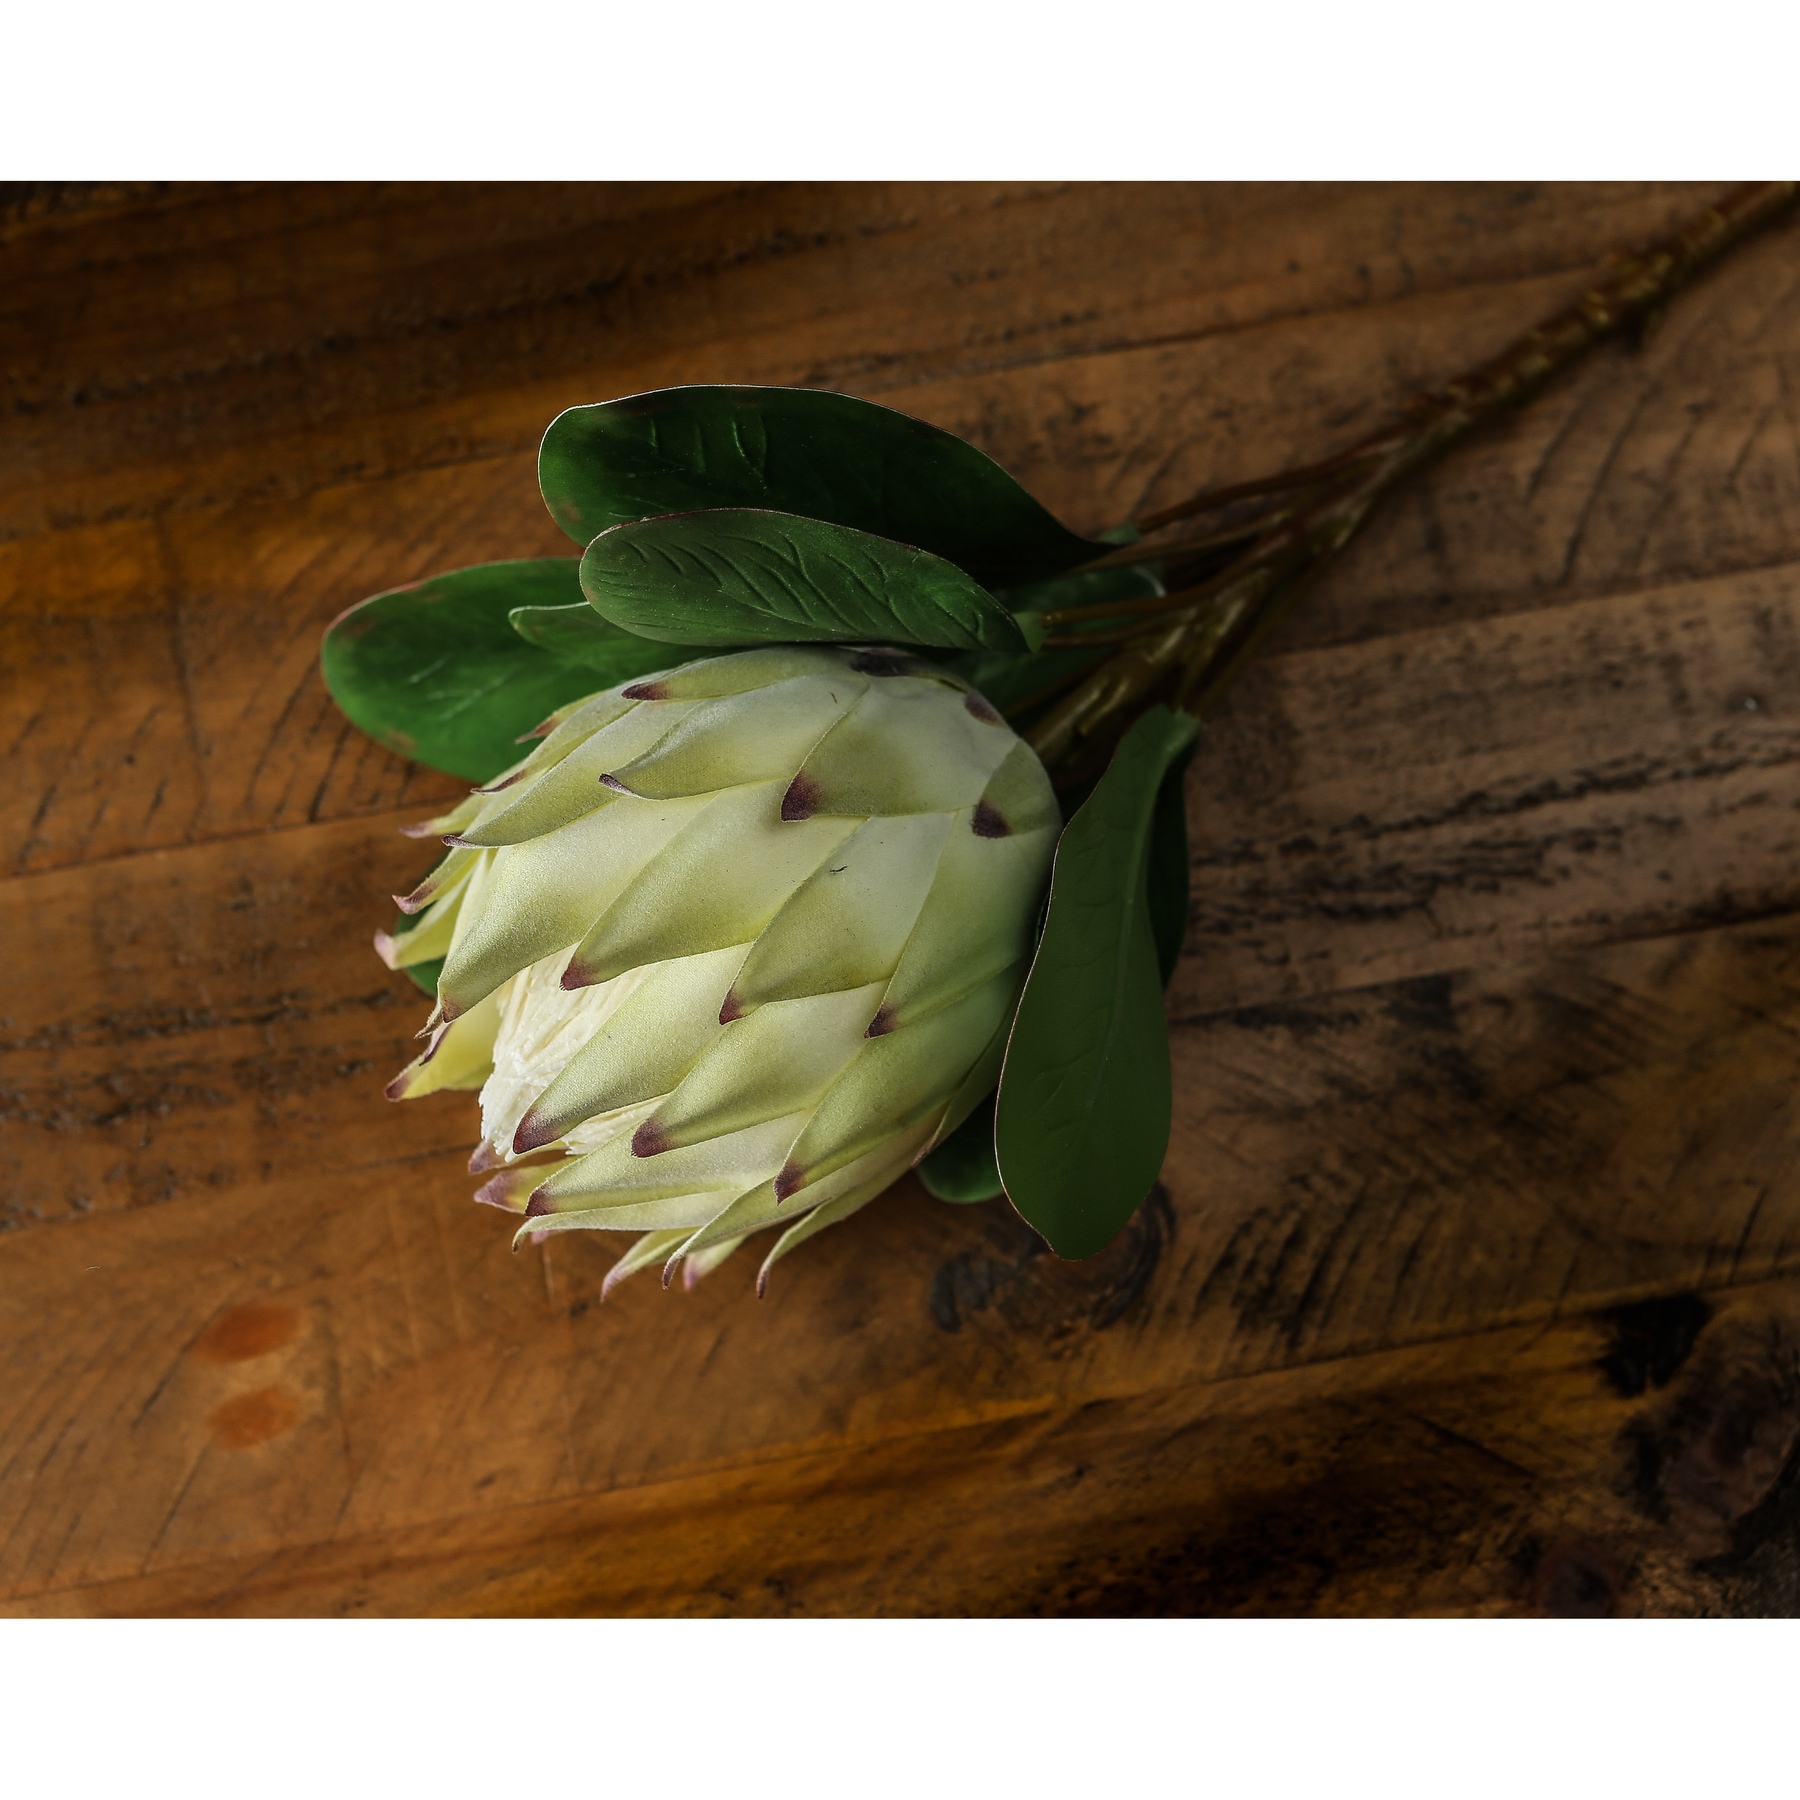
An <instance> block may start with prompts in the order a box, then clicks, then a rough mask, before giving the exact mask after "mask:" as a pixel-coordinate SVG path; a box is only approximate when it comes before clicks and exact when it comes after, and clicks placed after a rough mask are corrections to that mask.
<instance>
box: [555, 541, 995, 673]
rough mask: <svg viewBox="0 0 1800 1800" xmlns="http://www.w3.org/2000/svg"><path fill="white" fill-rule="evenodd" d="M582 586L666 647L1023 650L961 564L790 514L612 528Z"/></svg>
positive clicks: (591, 553)
mask: <svg viewBox="0 0 1800 1800" xmlns="http://www.w3.org/2000/svg"><path fill="white" fill-rule="evenodd" d="M581 586H582V590H583V591H584V592H585V593H586V595H587V597H588V600H589V602H590V603H591V604H592V606H593V607H594V608H595V610H596V611H597V612H599V613H600V614H601V615H602V616H603V617H605V618H608V619H610V620H612V622H613V623H614V624H615V625H622V626H623V627H624V628H625V629H626V630H627V631H634V632H636V633H637V634H638V635H639V636H640V637H646V638H655V639H658V640H660V641H661V642H663V643H668V644H708V645H714V644H716V645H727V644H753V643H762V642H774V643H790V644H791V643H815V644H818V643H824V644H832V643H868V642H874V643H899V644H935V645H941V646H943V647H945V648H948V649H956V650H973V649H976V648H986V649H996V650H998V649H1006V650H1022V649H1023V648H1024V645H1025V638H1024V634H1023V633H1022V632H1021V631H1020V629H1019V625H1018V621H1017V620H1016V619H1014V618H1013V616H1012V614H1011V613H1010V612H1009V611H1008V610H1007V609H1006V608H1005V607H1004V606H1002V605H1001V604H1000V602H999V601H998V600H996V599H995V598H994V596H993V595H992V594H990V593H989V592H988V591H987V589H985V588H983V587H979V586H977V585H976V583H975V582H973V581H971V580H970V579H969V577H968V576H967V575H965V574H964V573H963V572H962V570H961V569H959V568H957V567H956V566H955V565H954V564H953V563H948V562H945V561H944V559H943V558H942V557H940V556H933V555H931V554H930V553H929V552H928V551H924V550H916V549H914V548H913V547H912V546H911V545H910V544H896V543H894V542H892V541H891V540H890V539H888V538H880V537H871V536H870V535H869V533H867V532H866V531H854V530H852V529H851V528H850V527H849V526H847V525H828V524H826V523H824V522H823V521H822V520H819V519H802V518H797V517H795V516H794V514H792V513H779V512H759V511H749V510H740V509H735V508H733V509H721V510H718V511H714V512H695V513H677V514H675V515H674V516H672V517H670V518H665V519H640V520H639V521H638V522H637V523H636V524H632V525H616V526H614V527H613V529H612V530H610V531H604V532H602V533H601V534H600V536H598V537H597V538H595V539H594V541H593V542H592V543H591V544H590V545H588V549H587V555H585V556H584V557H583V558H582V559H581Z"/></svg>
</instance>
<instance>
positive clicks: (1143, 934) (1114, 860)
mask: <svg viewBox="0 0 1800 1800" xmlns="http://www.w3.org/2000/svg"><path fill="white" fill-rule="evenodd" d="M1195 732H1196V727H1195V725H1194V722H1193V720H1192V719H1190V718H1188V717H1186V716H1185V715H1183V714H1177V713H1172V712H1170V711H1169V709H1168V708H1167V707H1162V706H1158V707H1153V708H1152V709H1151V710H1150V711H1149V712H1148V713H1146V714H1145V715H1144V717H1142V718H1141V719H1139V720H1138V722H1137V723H1136V724H1135V725H1134V726H1132V728H1131V730H1130V731H1129V732H1127V733H1126V734H1125V737H1124V739H1123V741H1122V742H1121V743H1120V745H1119V748H1118V750H1117V751H1116V752H1115V753H1114V755H1113V759H1112V762H1111V763H1110V764H1109V765H1108V767H1107V770H1106V773H1105V774H1104V775H1103V776H1102V777H1101V778H1100V781H1099V783H1098V785H1097V786H1096V787H1095V789H1094V791H1093V793H1092V794H1091V795H1089V797H1088V799H1087V801H1086V802H1085V803H1084V804H1083V806H1082V807H1081V810H1080V811H1079V812H1077V813H1076V814H1075V816H1074V818H1072V819H1071V820H1070V821H1069V824H1068V827H1067V829H1066V830H1065V831H1064V832H1063V835H1062V840H1061V842H1060V843H1059V844H1058V845H1057V849H1056V862H1055V866H1054V868H1053V870H1052V873H1051V878H1050V910H1049V915H1048V917H1047V918H1046V920H1045V924H1044V935H1043V937H1042V939H1041V941H1040V942H1039V944H1038V950H1037V956H1036V958H1035V959H1034V960H1033V962H1032V966H1031V974H1030V976H1029V977H1028V978H1027V980H1026V983H1025V993H1024V996H1023V998H1022V999H1021V1000H1020V1002H1019V1010H1018V1015H1017V1017H1016V1018H1015V1019H1014V1021H1013V1029H1012V1037H1011V1040H1010V1042H1009V1043H1008V1045H1007V1050H1006V1063H1005V1067H1004V1069H1003V1070H1002V1072H1001V1077H1000V1098H999V1104H998V1108H997V1113H996V1119H995V1133H994V1135H995V1147H996V1150H997V1153H998V1157H999V1164H1000V1173H1001V1176H1002V1178H1003V1179H1004V1181H1005V1184H1006V1192H1007V1195H1008V1197H1009V1198H1010V1199H1011V1201H1012V1203H1013V1205H1014V1206H1015V1207H1016V1208H1017V1209H1018V1211H1019V1213H1020V1214H1021V1216H1022V1217H1024V1219H1025V1220H1026V1221H1027V1222H1028V1223H1029V1224H1031V1225H1033V1226H1035V1227H1036V1228H1037V1230H1038V1231H1040V1232H1041V1233H1042V1234H1043V1235H1044V1237H1045V1239H1046V1240H1047V1241H1048V1242H1049V1244H1050V1247H1051V1248H1052V1249H1053V1250H1054V1251H1055V1252H1056V1253H1057V1255H1059V1256H1064V1257H1069V1258H1075V1257H1082V1256H1091V1255H1093V1254H1094V1252H1095V1251H1097V1250H1100V1249H1103V1248H1104V1247H1105V1246H1106V1245H1107V1244H1108V1243H1109V1242H1110V1241H1111V1240H1112V1239H1113V1238H1114V1237H1115V1236H1116V1235H1117V1234H1118V1232H1119V1231H1120V1230H1121V1229H1122V1228H1123V1226H1124V1225H1125V1224H1126V1222H1127V1221H1128V1220H1129V1219H1130V1217H1131V1215H1132V1214H1133V1213H1134V1212H1136V1211H1137V1209H1138V1207H1139V1205H1140V1204H1141V1203H1142V1201H1143V1199H1144V1196H1145V1195H1146V1194H1147V1193H1148V1192H1149V1191H1150V1187H1151V1184H1152V1183H1153V1182H1154V1181H1155V1180H1156V1176H1157V1172H1158V1171H1159V1170H1160V1169H1161V1167H1162V1159H1163V1153H1164V1151H1165V1150H1166V1149H1167V1147H1168V1141H1169V1114H1170V1083H1169V1041H1168V1031H1167V1028H1166V1025H1165V1023H1164V1019H1163V1000H1162V981H1161V979H1160V970H1159V966H1158V958H1157V945H1156V934H1155V931H1154V929H1153V926H1152V921H1151V911H1150V900H1149V881H1148V877H1149V865H1150V844H1151V837H1152V829H1153V824H1154V819H1155V815H1156V810H1157V801H1158V796H1159V794H1160V793H1161V791H1162V788H1163V782H1164V778H1165V776H1166V775H1167V774H1168V772H1169V770H1170V769H1171V768H1172V767H1173V766H1174V765H1175V764H1176V763H1177V762H1178V761H1179V759H1180V758H1181V757H1182V756H1183V755H1184V754H1185V753H1186V752H1187V751H1188V750H1189V748H1190V747H1191V745H1192V743H1193V740H1194V736H1195Z"/></svg>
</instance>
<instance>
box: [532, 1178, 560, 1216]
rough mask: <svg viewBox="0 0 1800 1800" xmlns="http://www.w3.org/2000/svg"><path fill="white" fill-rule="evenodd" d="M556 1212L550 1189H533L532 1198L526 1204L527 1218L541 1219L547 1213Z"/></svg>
mask: <svg viewBox="0 0 1800 1800" xmlns="http://www.w3.org/2000/svg"><path fill="white" fill-rule="evenodd" d="M554 1210H555V1205H554V1202H553V1201H552V1200H551V1198H550V1191H549V1188H548V1187H547V1186H546V1187H540V1188H533V1189H532V1191H531V1198H530V1199H529V1200H527V1201H526V1202H525V1216H526V1218H528V1219H541V1218H543V1217H544V1215H545V1214H546V1213H549V1212H553V1211H554Z"/></svg>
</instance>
